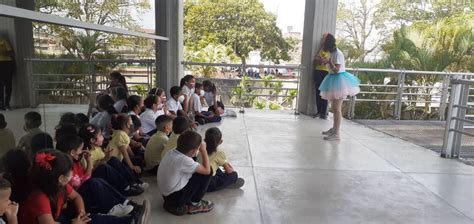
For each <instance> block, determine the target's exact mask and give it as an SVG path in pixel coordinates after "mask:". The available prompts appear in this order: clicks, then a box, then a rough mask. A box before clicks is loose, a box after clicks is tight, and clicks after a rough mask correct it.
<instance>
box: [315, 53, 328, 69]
mask: <svg viewBox="0 0 474 224" xmlns="http://www.w3.org/2000/svg"><path fill="white" fill-rule="evenodd" d="M319 56H321V57H322V58H325V59H329V57H330V56H329V51H320V52H319ZM314 68H315V70H320V71H326V72H329V69H328V67H327V66H326V65H325V64H317V65H315V66H314Z"/></svg>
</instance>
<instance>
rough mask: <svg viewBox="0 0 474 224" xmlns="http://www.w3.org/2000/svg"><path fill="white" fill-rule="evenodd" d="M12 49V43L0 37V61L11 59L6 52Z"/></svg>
mask: <svg viewBox="0 0 474 224" xmlns="http://www.w3.org/2000/svg"><path fill="white" fill-rule="evenodd" d="M10 51H13V48H12V45H10V42H9V41H8V40H6V39H3V38H0V61H13V58H12V57H10V55H9V54H8V52H10Z"/></svg>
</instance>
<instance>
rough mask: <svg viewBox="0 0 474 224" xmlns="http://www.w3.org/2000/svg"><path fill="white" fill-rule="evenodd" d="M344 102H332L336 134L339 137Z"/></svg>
mask: <svg viewBox="0 0 474 224" xmlns="http://www.w3.org/2000/svg"><path fill="white" fill-rule="evenodd" d="M342 101H343V100H331V104H332V110H333V113H334V120H333V126H332V128H333V129H334V133H335V134H337V135H339V131H340V129H341V121H342Z"/></svg>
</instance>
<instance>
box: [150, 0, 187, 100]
mask: <svg viewBox="0 0 474 224" xmlns="http://www.w3.org/2000/svg"><path fill="white" fill-rule="evenodd" d="M155 18H156V34H157V35H160V36H165V37H168V38H169V39H170V40H169V41H156V73H157V77H156V85H157V86H158V87H160V88H163V89H165V90H166V91H167V93H168V90H169V89H170V88H171V87H172V86H175V85H179V79H180V78H181V77H182V76H183V66H182V65H181V61H182V60H183V0H155Z"/></svg>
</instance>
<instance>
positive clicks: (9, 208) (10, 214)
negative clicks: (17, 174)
mask: <svg viewBox="0 0 474 224" xmlns="http://www.w3.org/2000/svg"><path fill="white" fill-rule="evenodd" d="M11 193H12V188H11V184H10V182H9V181H8V180H6V179H3V178H0V216H5V218H6V223H8V224H17V223H18V220H17V217H16V216H17V213H18V204H17V203H16V202H14V201H11V200H10V195H11ZM0 224H5V220H3V219H1V218H0Z"/></svg>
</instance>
